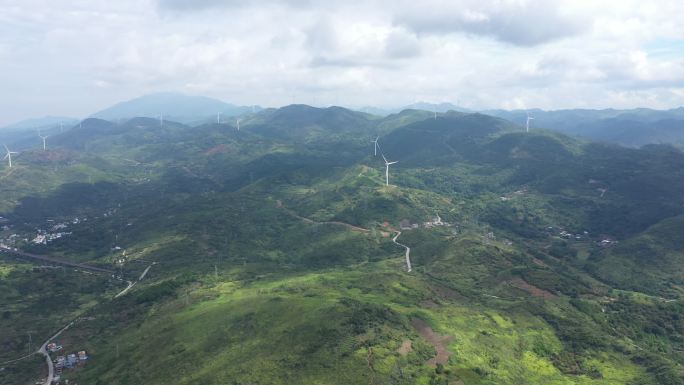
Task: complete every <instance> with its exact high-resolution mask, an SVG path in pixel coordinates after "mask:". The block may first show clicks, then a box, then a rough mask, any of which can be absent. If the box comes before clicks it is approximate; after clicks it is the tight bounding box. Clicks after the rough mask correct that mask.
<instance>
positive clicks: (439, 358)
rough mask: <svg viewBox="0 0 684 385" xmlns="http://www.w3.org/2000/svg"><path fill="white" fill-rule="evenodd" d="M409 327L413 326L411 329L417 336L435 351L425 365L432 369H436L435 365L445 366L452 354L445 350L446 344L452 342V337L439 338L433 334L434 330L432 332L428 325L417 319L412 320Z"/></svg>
mask: <svg viewBox="0 0 684 385" xmlns="http://www.w3.org/2000/svg"><path fill="white" fill-rule="evenodd" d="M411 325H413V327H414V328H415V329H416V330H417V331H418V334H420V336H421V337H423V338H424V339H425V340H426V341H428V342H429V343H430V344H431V345H432V346H434V347H435V350H436V351H437V354H436V355H435V356H434V357H432V358H430V359H429V360H427V361H426V362H425V363H426V364H427V365H428V366H430V367H432V368H436V367H437V364H442V365H444V364H446V363H447V362H448V361H449V356H451V354H452V353H451V352H450V351H448V350H447V348H446V344H447V343H449V341H451V340H453V339H454V337H452V336H440V335H439V334H437V333H435V331H434V330H432V328H431V327H430V325H428V324H427V323H426V322H425V321H423V320H421V319H418V318H414V319H412V320H411Z"/></svg>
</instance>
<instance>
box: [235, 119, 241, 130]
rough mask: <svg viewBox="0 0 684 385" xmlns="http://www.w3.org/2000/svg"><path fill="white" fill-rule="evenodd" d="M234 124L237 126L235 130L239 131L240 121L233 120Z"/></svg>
mask: <svg viewBox="0 0 684 385" xmlns="http://www.w3.org/2000/svg"><path fill="white" fill-rule="evenodd" d="M235 124H236V125H237V130H238V131H240V119H235Z"/></svg>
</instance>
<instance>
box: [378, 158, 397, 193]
mask: <svg viewBox="0 0 684 385" xmlns="http://www.w3.org/2000/svg"><path fill="white" fill-rule="evenodd" d="M380 155H382V159H383V160H384V161H385V186H389V166H390V165H391V164H395V163H399V162H398V161H396V162H388V161H387V158H385V155H384V154H382V153H380Z"/></svg>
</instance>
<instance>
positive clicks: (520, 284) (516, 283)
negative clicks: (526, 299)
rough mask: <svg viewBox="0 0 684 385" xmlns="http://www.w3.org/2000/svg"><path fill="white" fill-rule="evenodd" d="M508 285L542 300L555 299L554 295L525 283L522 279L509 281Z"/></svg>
mask: <svg viewBox="0 0 684 385" xmlns="http://www.w3.org/2000/svg"><path fill="white" fill-rule="evenodd" d="M510 284H511V285H512V286H513V287H517V288H518V289H521V290H524V291H526V292H528V293H529V294H530V295H531V296H533V297H538V298H544V299H549V298H554V297H556V295H555V294H553V293H551V292H550V291H546V290H544V289H540V288H538V287H536V286H534V285H531V284H529V283H527V282H525V281H524V280H523V279H522V278H515V279H513V280H511V281H510Z"/></svg>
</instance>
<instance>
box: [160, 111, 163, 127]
mask: <svg viewBox="0 0 684 385" xmlns="http://www.w3.org/2000/svg"><path fill="white" fill-rule="evenodd" d="M159 127H164V113H163V112H162V113H161V114H159Z"/></svg>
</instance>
